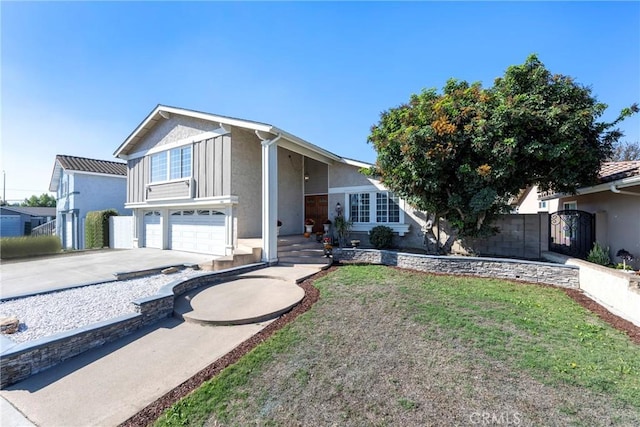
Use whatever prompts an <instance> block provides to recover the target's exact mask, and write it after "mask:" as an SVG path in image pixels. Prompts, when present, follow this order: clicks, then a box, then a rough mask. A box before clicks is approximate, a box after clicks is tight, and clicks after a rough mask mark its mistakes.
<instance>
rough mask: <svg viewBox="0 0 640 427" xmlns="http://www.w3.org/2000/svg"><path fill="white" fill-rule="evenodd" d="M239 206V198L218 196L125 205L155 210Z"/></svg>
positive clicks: (126, 206)
mask: <svg viewBox="0 0 640 427" xmlns="http://www.w3.org/2000/svg"><path fill="white" fill-rule="evenodd" d="M236 204H238V196H218V197H203V198H201V199H194V200H192V199H188V200H187V199H176V200H157V201H147V202H137V203H125V204H124V207H125V208H126V209H155V208H162V207H171V208H175V207H182V208H184V209H195V208H198V207H206V206H210V207H219V206H229V205H236Z"/></svg>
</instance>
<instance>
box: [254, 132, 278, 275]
mask: <svg viewBox="0 0 640 427" xmlns="http://www.w3.org/2000/svg"><path fill="white" fill-rule="evenodd" d="M258 136H260V135H258ZM279 139H280V135H278V136H277V137H275V138H273V139H263V140H262V261H263V262H267V263H269V264H275V263H277V262H278V232H277V231H278V145H277V144H276V142H277V141H278V140H279Z"/></svg>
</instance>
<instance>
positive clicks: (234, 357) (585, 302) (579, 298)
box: [119, 264, 640, 427]
mask: <svg viewBox="0 0 640 427" xmlns="http://www.w3.org/2000/svg"><path fill="white" fill-rule="evenodd" d="M339 266H340V264H334V266H332V267H331V268H329V269H327V270H324V271H321V272H319V273H318V274H316V275H314V276H313V277H311V278H309V279H307V280H305V281H304V282H302V283H301V284H300V286H301V287H302V288H303V289H304V291H305V297H304V298H303V300H302V301H301V302H300V304H299V305H297V306H296V307H295V308H294V309H293V310H291V311H290V312H289V313H286V314H284V315H282V316H281V317H280V318H278V319H276V320H275V321H273V322H272V323H270V324H269V325H268V326H267V327H266V328H264V329H263V330H261V331H260V332H258V333H257V334H256V335H254V336H253V337H251V338H249V339H248V340H246V341H244V342H243V343H242V344H240V345H239V346H238V347H236V348H235V349H234V350H232V351H231V352H229V353H227V354H226V355H225V356H223V357H222V358H220V359H218V360H216V361H215V362H213V363H212V364H211V365H209V366H208V367H206V368H205V369H203V370H202V371H200V372H198V373H197V374H196V375H194V376H193V377H191V378H189V379H188V380H187V381H185V382H183V383H182V384H180V385H179V386H178V387H176V388H174V389H173V390H171V391H170V392H168V393H167V394H165V395H164V396H162V397H160V398H159V399H157V400H156V401H155V402H152V403H151V404H149V405H148V406H147V407H146V408H144V409H143V410H141V411H140V412H138V413H137V414H135V415H134V416H132V417H131V418H129V419H128V420H126V421H125V422H123V423H122V424H120V426H119V427H133V426H148V425H151V424H153V423H154V422H155V420H157V419H158V418H159V417H160V415H162V413H163V412H164V411H166V410H167V409H168V408H169V407H171V405H173V404H174V403H176V402H177V401H178V400H180V399H181V398H183V397H184V396H186V395H188V394H189V393H191V392H192V391H194V390H195V389H197V388H198V387H200V386H201V385H202V383H204V382H205V381H208V380H210V379H211V378H213V377H215V376H216V375H217V374H218V373H220V372H221V371H222V370H223V369H224V368H226V367H227V366H229V365H232V364H233V363H235V362H237V361H238V360H239V359H240V358H241V357H242V356H244V355H245V354H247V353H248V352H249V351H251V350H252V349H253V348H254V347H255V346H257V345H258V344H260V343H262V342H263V341H265V340H266V339H267V338H269V337H270V336H271V335H273V334H274V333H275V332H276V331H278V330H279V329H281V328H282V327H283V326H284V325H286V324H287V323H289V322H292V321H293V320H295V318H296V317H298V316H299V315H300V314H302V313H304V312H306V311H307V310H309V309H310V308H311V306H313V304H314V303H315V302H316V301H318V299H319V298H320V292H319V291H318V289H316V288H315V287H314V286H313V284H312V283H313V281H314V280H316V279H318V278H320V277H323V276H325V275H326V274H328V273H329V272H331V271H333V270H335V269H336V268H338V267H339ZM518 283H521V282H518ZM564 291H565V293H566V294H567V295H568V296H569V297H570V298H572V299H573V300H575V301H576V302H577V303H578V304H580V305H582V306H583V307H585V308H586V309H588V310H590V311H591V312H593V313H595V314H596V315H597V316H598V317H600V318H601V319H602V320H604V321H605V322H607V323H608V324H610V325H611V326H613V327H614V328H616V329H618V330H620V331H622V332H624V333H626V334H627V335H628V336H629V337H630V339H631V341H633V342H635V343H636V344H639V345H640V327H638V326H636V325H634V324H633V323H631V322H629V321H627V320H625V319H622V318H621V317H619V316H616V315H615V314H613V313H611V312H609V311H608V310H607V309H605V308H604V307H602V306H601V305H599V304H598V303H597V302H595V301H593V300H592V299H590V298H589V297H587V296H586V295H585V294H584V293H583V292H582V291H580V290H578V289H565V290H564Z"/></svg>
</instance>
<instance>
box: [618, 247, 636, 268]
mask: <svg viewBox="0 0 640 427" xmlns="http://www.w3.org/2000/svg"><path fill="white" fill-rule="evenodd" d="M616 256H617V257H618V258H622V265H620V264H618V266H617V267H616V268H619V269H621V270H623V271H633V268H631V266H628V265H627V261H633V255H632V254H631V253H629V251H626V250H624V249H620V250H619V251H618V253H617V254H616Z"/></svg>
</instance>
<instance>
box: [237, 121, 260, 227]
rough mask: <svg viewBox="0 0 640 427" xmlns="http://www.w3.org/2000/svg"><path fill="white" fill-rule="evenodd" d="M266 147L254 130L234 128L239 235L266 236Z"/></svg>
mask: <svg viewBox="0 0 640 427" xmlns="http://www.w3.org/2000/svg"><path fill="white" fill-rule="evenodd" d="M261 150H262V146H261V145H260V140H259V139H258V137H257V136H256V135H255V134H254V133H253V132H250V131H247V130H244V129H241V128H237V127H233V128H232V129H231V194H232V195H234V196H238V207H237V211H236V212H237V215H238V238H240V239H245V238H251V237H262V151H261Z"/></svg>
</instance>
